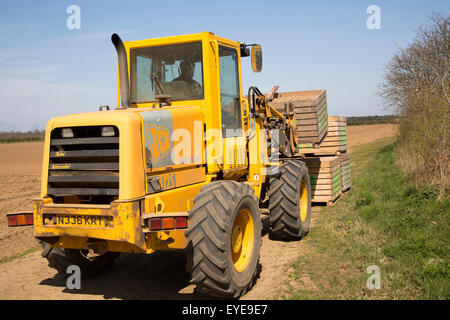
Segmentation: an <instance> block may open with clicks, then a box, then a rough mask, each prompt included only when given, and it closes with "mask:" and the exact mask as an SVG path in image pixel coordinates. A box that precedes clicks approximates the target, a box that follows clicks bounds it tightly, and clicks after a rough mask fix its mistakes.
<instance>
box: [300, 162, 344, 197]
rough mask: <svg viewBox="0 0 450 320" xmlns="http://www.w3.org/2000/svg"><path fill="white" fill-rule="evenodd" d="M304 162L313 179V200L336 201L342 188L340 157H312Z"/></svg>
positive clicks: (311, 179)
mask: <svg viewBox="0 0 450 320" xmlns="http://www.w3.org/2000/svg"><path fill="white" fill-rule="evenodd" d="M304 162H305V164H306V166H307V167H308V173H309V176H310V181H311V201H312V202H325V203H327V204H332V203H334V201H336V199H337V198H338V197H339V196H340V195H341V188H342V176H341V159H340V157H338V156H333V157H311V158H305V159H304Z"/></svg>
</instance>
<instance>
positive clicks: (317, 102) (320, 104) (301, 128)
mask: <svg viewBox="0 0 450 320" xmlns="http://www.w3.org/2000/svg"><path fill="white" fill-rule="evenodd" d="M270 104H271V105H272V106H273V107H274V108H275V109H277V110H278V111H280V112H285V111H289V110H292V111H293V112H294V119H295V123H296V125H297V137H298V143H299V144H302V145H311V146H313V147H314V148H318V147H319V146H320V144H321V143H322V142H323V139H324V138H325V136H326V134H327V129H328V109H327V93H326V90H310V91H296V92H280V93H275V95H274V99H273V100H272V102H270Z"/></svg>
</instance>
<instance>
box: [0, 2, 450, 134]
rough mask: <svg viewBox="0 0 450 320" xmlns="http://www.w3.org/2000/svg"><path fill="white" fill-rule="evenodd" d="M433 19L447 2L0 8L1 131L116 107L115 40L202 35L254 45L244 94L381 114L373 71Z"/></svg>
mask: <svg viewBox="0 0 450 320" xmlns="http://www.w3.org/2000/svg"><path fill="white" fill-rule="evenodd" d="M70 5H77V6H79V7H80V10H81V28H80V29H79V30H69V29H68V28H67V27H66V20H67V19H68V18H69V16H70V14H68V13H66V9H67V8H68V7H69V6H70ZM370 5H377V6H379V8H380V10H381V29H380V30H369V29H368V28H367V27H366V20H367V19H368V18H369V16H370V14H367V13H366V9H367V7H368V6H370ZM433 12H436V13H438V12H440V13H444V14H449V12H450V1H440V0H435V1H403V0H402V1H401V0H391V1H378V0H372V1H362V0H360V1H356V0H354V1H320V0H318V1H299V0H297V1H283V0H279V1H276V2H274V1H262V0H259V1H254V0H246V1H234V0H228V1H212V0H210V1H195V0H190V1H111V0H110V1H100V0H97V1H81V0H73V1H62V0H60V1H56V0H55V1H43V0H42V1H18V0H15V1H2V2H1V3H0V101H1V102H0V130H8V129H10V130H28V129H32V128H33V129H34V128H43V127H44V125H45V123H46V122H47V120H48V119H50V118H51V117H54V116H59V115H64V114H69V113H78V112H86V111H94V110H96V109H97V108H98V106H100V105H110V106H112V107H116V104H117V102H116V101H117V99H116V83H117V82H116V55H115V50H114V47H113V46H112V44H111V42H110V35H111V34H112V33H114V32H117V33H119V35H120V36H121V37H122V39H123V40H125V41H126V40H137V39H146V38H154V37H161V36H171V35H177V34H187V33H196V32H202V31H211V32H214V33H215V34H217V35H220V36H223V37H226V38H230V39H232V40H236V41H241V42H247V43H255V42H256V43H260V44H261V45H262V48H263V71H262V72H261V73H256V74H255V73H253V72H252V71H251V68H250V63H249V61H244V63H243V85H244V92H246V90H247V88H248V87H249V86H250V85H256V86H258V87H259V88H260V89H261V90H262V91H263V92H267V91H268V90H270V89H271V88H272V87H273V86H274V85H279V86H280V89H279V91H281V92H282V91H296V90H310V89H327V98H328V108H329V114H330V115H343V116H363V115H380V114H386V111H384V110H383V107H382V102H381V101H380V100H379V99H377V95H376V93H375V90H376V87H377V85H378V84H379V83H380V81H381V77H382V70H383V68H384V66H385V65H386V63H387V62H388V60H389V58H390V57H392V56H393V54H394V53H395V51H396V49H397V48H398V47H405V46H406V45H407V44H408V43H409V42H410V41H411V40H412V39H413V38H414V36H415V31H416V29H417V28H418V27H419V26H420V25H422V24H426V23H428V22H429V16H430V15H431V14H432V13H433ZM252 13H253V14H252Z"/></svg>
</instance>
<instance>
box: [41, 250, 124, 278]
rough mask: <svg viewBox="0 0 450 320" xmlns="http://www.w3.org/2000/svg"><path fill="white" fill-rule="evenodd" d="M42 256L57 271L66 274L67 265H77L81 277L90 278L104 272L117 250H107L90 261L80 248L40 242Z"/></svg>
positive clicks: (110, 264)
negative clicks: (55, 245)
mask: <svg viewBox="0 0 450 320" xmlns="http://www.w3.org/2000/svg"><path fill="white" fill-rule="evenodd" d="M41 245H42V257H43V258H46V259H47V260H48V266H49V267H51V268H54V269H56V270H57V271H58V273H60V274H62V275H66V272H67V267H68V266H70V265H77V266H78V267H80V271H81V278H83V279H86V278H92V277H95V276H98V275H100V274H102V273H104V272H106V271H107V270H108V269H109V268H110V267H111V266H112V264H113V263H114V260H115V259H116V258H117V257H119V255H120V253H119V252H107V253H106V254H104V255H101V256H99V257H97V258H96V259H95V260H93V261H90V260H88V259H87V258H85V257H84V256H83V255H82V254H81V253H80V250H76V249H61V248H54V247H52V246H51V245H49V244H48V243H46V242H41Z"/></svg>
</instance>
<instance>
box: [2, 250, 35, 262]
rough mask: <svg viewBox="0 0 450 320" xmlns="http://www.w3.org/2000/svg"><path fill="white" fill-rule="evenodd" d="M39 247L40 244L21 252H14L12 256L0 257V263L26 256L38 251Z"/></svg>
mask: <svg viewBox="0 0 450 320" xmlns="http://www.w3.org/2000/svg"><path fill="white" fill-rule="evenodd" d="M40 248H41V247H40V246H38V247H34V248H31V249H28V250H26V251H24V252H22V253H19V254H16V255H14V256H10V257H5V258H1V259H0V265H2V264H4V263H7V262H11V261H13V260H15V259H18V258H22V257H24V256H26V255H27V254H29V253H33V252H36V251H38V250H39V249H40Z"/></svg>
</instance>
